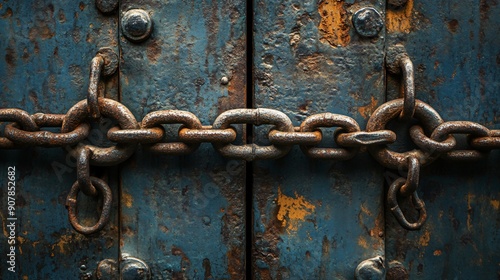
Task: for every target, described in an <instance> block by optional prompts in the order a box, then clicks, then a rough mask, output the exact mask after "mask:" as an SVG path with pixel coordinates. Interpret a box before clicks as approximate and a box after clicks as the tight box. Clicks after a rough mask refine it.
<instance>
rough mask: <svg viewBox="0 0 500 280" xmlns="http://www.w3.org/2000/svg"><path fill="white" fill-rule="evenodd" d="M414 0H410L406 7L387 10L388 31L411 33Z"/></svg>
mask: <svg viewBox="0 0 500 280" xmlns="http://www.w3.org/2000/svg"><path fill="white" fill-rule="evenodd" d="M413 1H414V0H408V2H407V3H406V6H405V8H404V9H399V10H393V9H388V10H387V16H386V26H387V31H388V32H404V33H410V29H411V16H412V12H413Z"/></svg>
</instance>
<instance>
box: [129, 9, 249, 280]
mask: <svg viewBox="0 0 500 280" xmlns="http://www.w3.org/2000/svg"><path fill="white" fill-rule="evenodd" d="M133 8H135V9H142V10H144V11H146V13H147V14H148V15H149V16H150V18H151V19H152V21H153V31H152V33H151V34H150V37H149V38H147V39H145V40H144V41H143V42H142V43H137V42H131V41H129V40H128V39H127V38H125V37H124V36H121V38H120V40H121V48H122V53H121V64H120V77H121V79H120V81H121V97H122V102H123V103H124V104H125V105H126V106H127V107H129V108H130V109H131V111H132V112H133V113H134V115H135V116H136V118H137V119H138V120H140V119H142V118H143V117H144V116H145V115H146V114H147V113H149V112H151V111H156V110H161V109H178V110H186V111H190V112H192V113H194V114H195V115H196V116H197V117H198V118H199V119H200V120H201V123H202V124H203V125H210V124H212V123H213V122H214V120H215V118H216V117H217V115H219V114H220V113H221V112H223V111H226V110H228V109H232V108H241V107H243V108H244V107H246V101H245V100H246V2H245V1H242V0H237V1H180V0H176V1H128V0H127V1H122V2H121V3H120V14H122V15H123V14H124V13H125V12H127V11H129V10H130V9H133ZM122 27H123V23H122ZM122 35H123V33H122ZM164 127H165V129H166V131H167V133H168V134H169V135H176V133H177V131H178V129H179V125H165V126H164ZM239 135H241V129H240V131H239ZM240 137H241V136H240ZM169 140H170V141H172V140H175V139H169ZM240 141H241V140H240ZM121 190H122V192H121V204H122V208H121V209H122V210H121V219H122V223H121V253H122V254H129V255H130V256H133V257H137V258H140V259H142V260H143V261H145V262H146V263H147V264H148V265H149V266H150V267H151V270H152V277H153V278H154V279H202V278H203V279H211V278H214V279H243V278H244V274H245V242H246V238H245V215H246V214H245V195H244V194H245V163H244V162H242V161H232V160H227V159H223V158H222V157H221V156H220V155H219V154H218V153H217V152H216V151H215V150H214V149H213V147H212V146H211V145H209V144H202V145H201V146H200V147H199V148H198V149H197V150H196V151H195V152H193V153H192V154H190V155H188V156H165V155H161V154H157V153H154V152H152V151H148V150H145V149H143V150H140V151H137V152H136V154H135V156H134V157H132V158H131V160H130V161H129V162H127V163H126V164H125V165H124V168H123V171H122V189H121Z"/></svg>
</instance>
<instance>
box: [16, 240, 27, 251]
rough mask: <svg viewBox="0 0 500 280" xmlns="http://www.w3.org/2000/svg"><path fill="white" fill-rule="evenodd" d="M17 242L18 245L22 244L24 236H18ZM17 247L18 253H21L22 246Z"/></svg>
mask: <svg viewBox="0 0 500 280" xmlns="http://www.w3.org/2000/svg"><path fill="white" fill-rule="evenodd" d="M17 242H18V243H19V245H23V243H24V242H26V238H24V237H22V236H18V237H17ZM18 248H19V254H20V255H22V254H23V247H22V246H19V247H18Z"/></svg>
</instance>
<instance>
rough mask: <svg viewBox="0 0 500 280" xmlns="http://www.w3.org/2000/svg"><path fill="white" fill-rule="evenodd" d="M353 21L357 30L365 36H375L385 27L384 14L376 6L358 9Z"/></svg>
mask: <svg viewBox="0 0 500 280" xmlns="http://www.w3.org/2000/svg"><path fill="white" fill-rule="evenodd" d="M352 23H353V25H354V28H355V29H356V32H358V34H359V35H361V36H363V37H375V36H377V35H378V33H379V32H380V30H382V27H384V20H383V19H382V15H381V14H380V13H379V12H378V11H377V10H375V9H374V8H361V9H359V10H358V11H356V13H354V15H353V16H352Z"/></svg>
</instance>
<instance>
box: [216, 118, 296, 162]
mask: <svg viewBox="0 0 500 280" xmlns="http://www.w3.org/2000/svg"><path fill="white" fill-rule="evenodd" d="M233 124H253V125H261V124H272V125H275V127H276V128H275V130H278V131H281V132H294V128H293V125H292V121H291V120H290V119H289V118H288V117H287V115H285V114H284V113H282V112H280V111H277V110H272V109H234V110H229V111H226V112H224V113H222V114H220V115H219V117H217V119H216V120H215V121H214V124H213V128H215V129H227V128H229V127H230V126H231V125H233ZM212 145H213V146H214V148H215V149H216V150H217V151H219V152H220V153H221V154H222V155H223V156H225V157H228V158H236V159H244V160H247V161H252V160H256V159H275V158H280V157H283V156H284V155H286V154H287V153H288V151H290V149H291V148H292V146H291V145H275V144H272V145H269V146H260V145H257V144H244V145H241V146H237V145H233V144H230V143H212Z"/></svg>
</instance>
